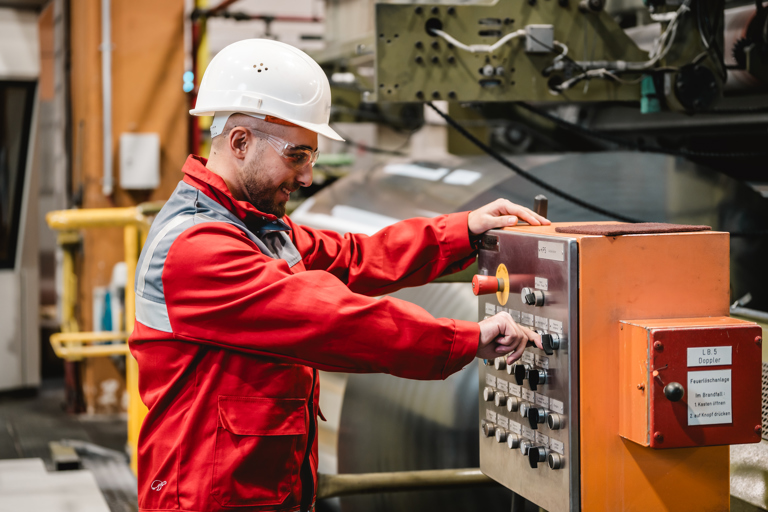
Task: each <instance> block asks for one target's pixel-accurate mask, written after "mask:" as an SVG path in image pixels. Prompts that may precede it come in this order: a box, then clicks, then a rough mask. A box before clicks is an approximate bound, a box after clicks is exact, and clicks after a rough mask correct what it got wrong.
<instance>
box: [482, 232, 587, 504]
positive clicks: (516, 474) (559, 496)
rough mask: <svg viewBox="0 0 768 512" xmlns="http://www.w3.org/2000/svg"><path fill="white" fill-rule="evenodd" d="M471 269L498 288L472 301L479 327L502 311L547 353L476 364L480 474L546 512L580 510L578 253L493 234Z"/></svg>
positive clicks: (546, 241) (571, 242)
mask: <svg viewBox="0 0 768 512" xmlns="http://www.w3.org/2000/svg"><path fill="white" fill-rule="evenodd" d="M478 263H479V268H480V274H481V276H491V277H498V285H499V287H500V289H499V292H498V293H495V292H493V291H488V290H484V291H482V292H481V293H483V294H481V295H479V297H478V298H479V303H480V304H479V308H480V309H479V315H480V319H483V318H486V317H489V316H491V315H494V314H496V313H498V312H501V311H506V312H507V313H509V314H510V315H511V316H512V318H513V319H514V320H515V321H516V322H518V323H520V324H522V325H525V326H527V327H529V328H531V329H534V330H536V331H538V332H539V333H541V334H542V335H543V340H544V342H545V343H544V344H545V349H546V352H545V351H544V350H540V349H538V348H536V347H528V348H526V350H525V352H524V353H523V356H522V357H521V358H520V360H518V361H516V362H515V363H514V364H512V365H509V366H507V365H506V363H505V358H497V359H496V360H486V361H481V362H480V372H479V374H480V389H479V393H480V426H481V429H480V469H481V470H482V471H483V473H485V474H486V475H488V476H490V477H491V478H493V479H494V480H496V481H498V482H499V483H501V484H502V485H504V486H505V487H507V488H509V489H511V490H513V491H514V492H516V493H517V494H520V495H522V496H523V497H525V498H526V499H528V500H530V501H531V502H533V503H535V504H537V505H538V506H540V507H542V508H544V509H545V510H547V511H549V512H564V511H576V510H579V506H580V498H579V428H578V427H579V421H578V412H579V407H578V382H579V381H578V310H577V308H578V275H577V272H578V244H577V243H576V240H575V239H570V238H561V237H548V236H541V235H532V234H527V233H524V232H516V231H496V230H494V231H490V232H488V233H487V234H486V235H485V236H484V238H483V244H482V249H481V250H480V253H479V260H478ZM502 266H503V267H502ZM506 276H508V277H506ZM490 281H491V282H492V285H493V286H494V287H495V286H496V281H495V280H490ZM505 291H506V293H505Z"/></svg>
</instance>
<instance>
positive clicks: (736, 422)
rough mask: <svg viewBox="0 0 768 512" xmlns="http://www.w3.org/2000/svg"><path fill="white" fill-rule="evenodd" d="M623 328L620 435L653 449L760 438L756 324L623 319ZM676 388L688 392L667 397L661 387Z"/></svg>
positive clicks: (727, 320) (714, 319) (718, 319)
mask: <svg viewBox="0 0 768 512" xmlns="http://www.w3.org/2000/svg"><path fill="white" fill-rule="evenodd" d="M620 329H621V335H620V339H621V347H620V353H621V355H620V358H619V382H620V384H619V385H620V386H621V393H620V398H621V411H620V418H619V433H620V434H621V436H622V437H625V438H627V439H629V440H631V441H634V442H636V443H638V444H641V445H643V446H650V447H651V448H684V447H688V446H714V445H720V444H743V443H757V442H760V427H761V422H762V414H761V409H760V408H759V407H757V406H756V405H757V404H758V403H760V402H761V400H762V396H761V395H762V394H761V384H762V368H761V366H759V365H757V364H755V362H756V361H760V360H761V356H762V354H761V352H762V348H761V342H762V339H761V334H762V329H761V328H760V326H758V325H756V324H753V323H752V322H745V321H743V320H737V319H735V318H728V317H712V318H686V319H679V320H669V319H663V320H636V321H628V322H622V325H621V327H620ZM705 380H707V381H719V382H714V383H712V384H701V383H702V382H705ZM692 383H694V384H698V385H697V386H695V387H693V386H691V384H692ZM675 385H677V386H679V387H678V389H682V390H684V391H685V393H684V394H683V396H682V397H681V398H679V399H677V400H670V399H669V398H668V397H667V396H666V395H665V394H664V388H665V387H666V386H670V387H671V386H675ZM702 389H704V391H703V392H702V391H701V390H702ZM674 398H677V397H674Z"/></svg>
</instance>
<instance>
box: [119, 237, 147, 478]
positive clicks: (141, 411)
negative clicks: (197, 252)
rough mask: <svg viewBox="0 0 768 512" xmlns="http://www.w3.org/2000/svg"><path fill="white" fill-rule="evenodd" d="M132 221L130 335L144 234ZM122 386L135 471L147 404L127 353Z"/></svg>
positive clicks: (128, 244)
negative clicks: (142, 398) (135, 286)
mask: <svg viewBox="0 0 768 512" xmlns="http://www.w3.org/2000/svg"><path fill="white" fill-rule="evenodd" d="M142 231H144V230H142V229H139V228H138V227H137V226H135V225H130V226H126V227H125V233H124V236H125V242H124V243H125V266H126V267H127V269H128V273H127V274H128V275H127V280H126V284H125V330H126V332H127V333H128V334H129V335H130V333H132V332H133V324H134V320H135V318H136V302H135V291H134V281H135V277H136V265H138V262H139V253H140V251H141V245H140V242H139V237H140V235H141V239H142V241H144V240H145V239H146V235H145V234H144V233H142ZM125 367H126V372H125V387H126V389H127V390H128V446H129V447H130V450H131V469H132V470H133V473H134V474H138V470H139V468H138V449H139V431H140V430H141V423H142V422H143V421H144V417H145V416H146V415H147V407H146V406H145V405H144V403H143V402H142V401H141V396H140V395H139V365H138V363H137V362H136V359H134V357H133V356H132V355H131V354H130V353H128V354H127V355H126V356H125Z"/></svg>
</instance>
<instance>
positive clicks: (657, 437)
mask: <svg viewBox="0 0 768 512" xmlns="http://www.w3.org/2000/svg"><path fill="white" fill-rule="evenodd" d="M653 438H654V439H655V440H656V442H658V443H663V442H664V434H662V433H661V432H654V433H653Z"/></svg>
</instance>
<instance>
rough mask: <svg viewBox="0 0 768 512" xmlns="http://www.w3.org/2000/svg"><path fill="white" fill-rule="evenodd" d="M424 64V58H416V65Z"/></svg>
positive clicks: (418, 56) (419, 56)
mask: <svg viewBox="0 0 768 512" xmlns="http://www.w3.org/2000/svg"><path fill="white" fill-rule="evenodd" d="M422 62H424V58H422V56H421V55H417V56H416V64H421V63H422Z"/></svg>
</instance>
